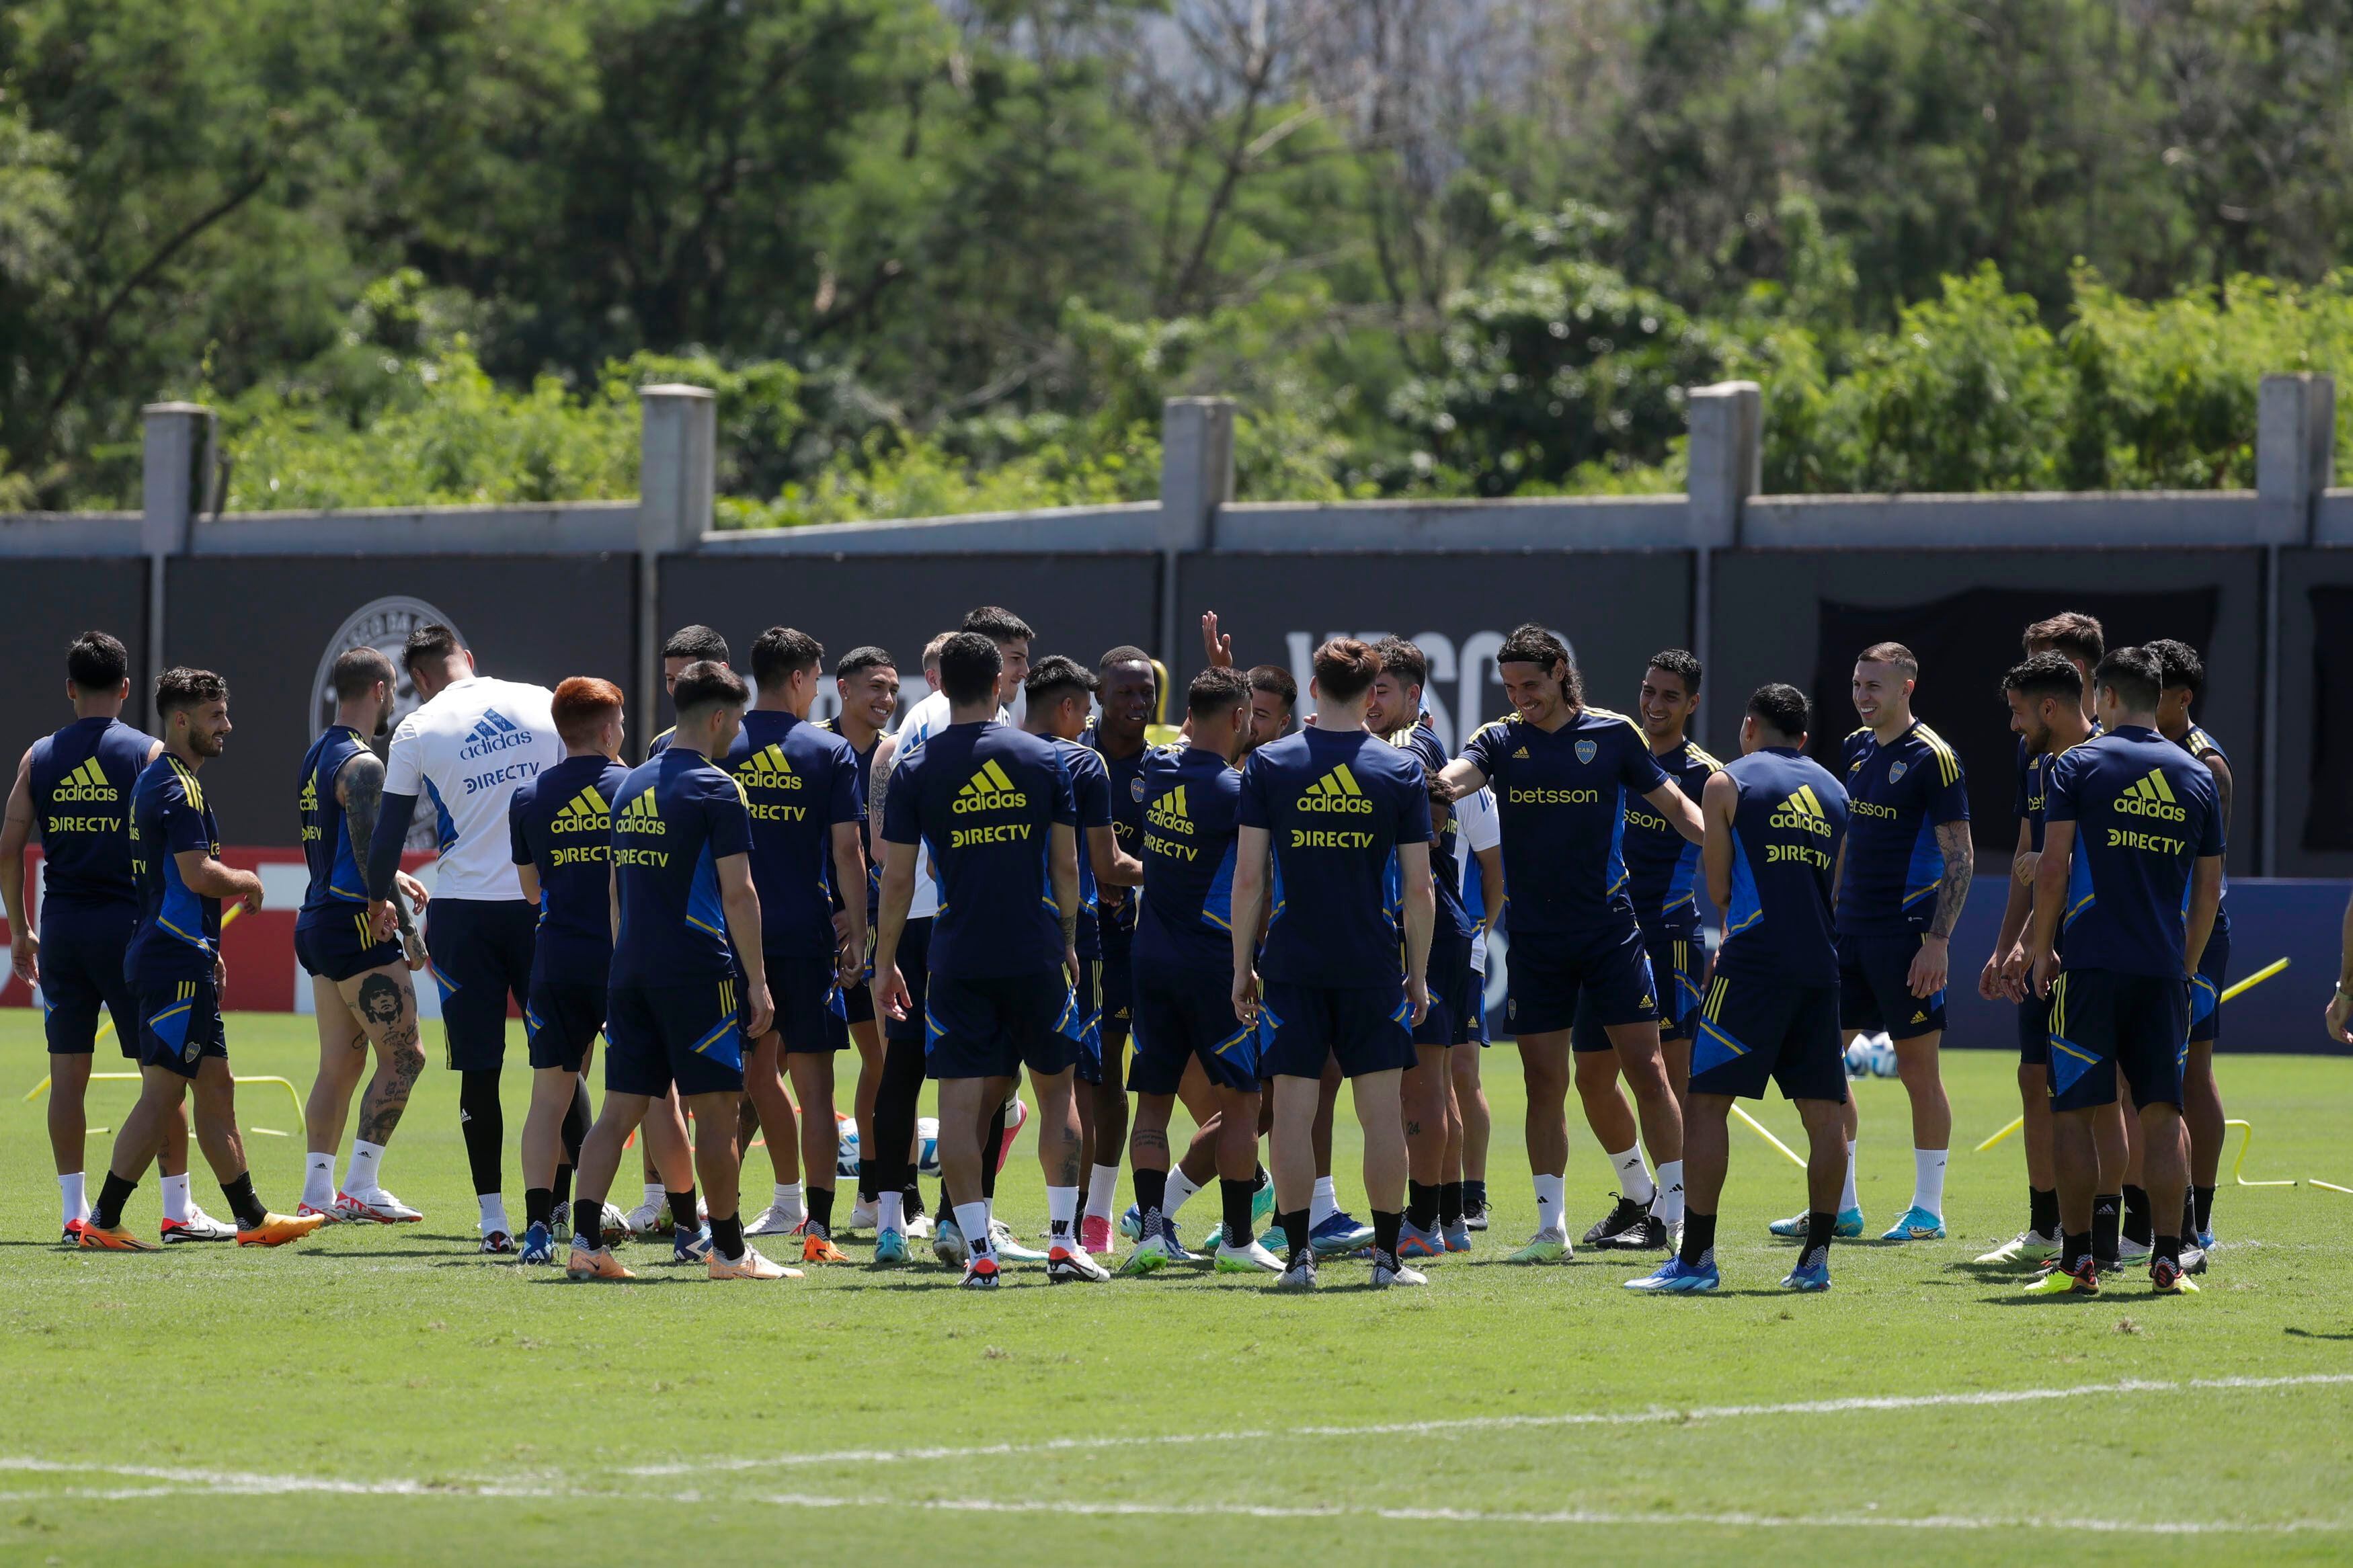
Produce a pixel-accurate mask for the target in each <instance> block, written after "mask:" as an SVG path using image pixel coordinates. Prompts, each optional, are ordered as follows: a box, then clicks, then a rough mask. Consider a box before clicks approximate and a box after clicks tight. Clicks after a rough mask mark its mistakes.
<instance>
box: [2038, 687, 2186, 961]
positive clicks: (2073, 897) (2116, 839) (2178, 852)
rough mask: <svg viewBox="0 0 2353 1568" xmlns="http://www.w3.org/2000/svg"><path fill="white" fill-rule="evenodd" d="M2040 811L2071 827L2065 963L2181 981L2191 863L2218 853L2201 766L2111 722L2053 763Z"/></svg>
mask: <svg viewBox="0 0 2353 1568" xmlns="http://www.w3.org/2000/svg"><path fill="white" fill-rule="evenodd" d="M2043 809H2044V813H2045V815H2046V816H2048V818H2049V819H2050V820H2051V821H2052V822H2072V823H2073V824H2074V825H2075V847H2074V853H2073V857H2072V858H2071V864H2070V865H2069V867H2068V871H2067V908H2066V911H2065V913H2064V915H2063V921H2064V929H2065V931H2066V934H2067V943H2066V967H2067V968H2069V969H2112V970H2116V971H2118V972H2119V973H2126V974H2160V975H2168V976H2170V977H2172V978H2174V979H2180V978H2181V977H2182V974H2183V971H2184V967H2185V965H2184V962H2183V946H2184V938H2185V936H2186V934H2187V932H2186V921H2185V917H2186V916H2187V914H2188V913H2189V874H2190V869H2191V868H2192V867H2193V866H2194V865H2195V863H2196V862H2197V861H2198V860H2199V859H2200V858H2203V857H2205V856H2208V855H2220V854H2221V853H2222V813H2221V805H2220V801H2219V798H2218V792H2217V791H2216V789H2215V787H2214V775H2213V774H2212V773H2209V772H2208V771H2207V770H2206V764H2205V763H2201V762H2200V761H2199V760H2198V759H2197V758H2195V757H2193V756H2191V755H2190V754H2189V752H2185V751H2183V750H2182V749H2181V748H2180V747H2179V746H2177V745H2175V744H2174V743H2173V742H2170V741H2168V740H2167V739H2166V738H2165V737H2164V736H2162V735H2160V734H2158V732H2157V731H2154V730H2151V729H2148V728H2146V727H2145V726H2142V725H2138V724H2125V725H2119V726H2118V727H2117V728H2116V730H2115V731H2112V732H2110V733H2108V734H2105V735H2095V736H2094V737H2093V738H2092V739H2091V740H2088V741H2086V742H2084V743H2083V744H2082V745H2080V746H2076V747H2073V749H2071V750H2070V751H2069V752H2067V753H2066V754H2065V755H2064V756H2062V757H2061V758H2060V759H2059V763H2058V766H2056V767H2055V768H2053V769H2052V771H2051V790H2050V795H2049V799H2048V801H2047V804H2046V805H2045V806H2044V808H2043Z"/></svg>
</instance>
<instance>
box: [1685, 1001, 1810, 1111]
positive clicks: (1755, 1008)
mask: <svg viewBox="0 0 2353 1568" xmlns="http://www.w3.org/2000/svg"><path fill="white" fill-rule="evenodd" d="M1694 1022H1695V1023H1696V1024H1697V1026H1698V1028H1699V1034H1698V1035H1697V1037H1694V1039H1693V1041H1692V1063H1691V1092H1692V1093H1694V1094H1727V1095H1731V1096H1733V1097H1734V1098H1736V1099H1740V1100H1761V1099H1763V1098H1764V1095H1765V1084H1766V1081H1767V1079H1770V1080H1771V1081H1773V1082H1774V1083H1777V1084H1778V1085H1780V1086H1781V1094H1782V1097H1783V1098H1784V1099H1787V1100H1831V1101H1832V1102H1834V1103H1836V1104H1840V1105H1843V1104H1845V1103H1846V1050H1845V1047H1844V1044H1843V1042H1842V1041H1841V1038H1840V1035H1839V996H1838V987H1836V986H1834V985H1791V984H1788V983H1787V982H1786V981H1783V980H1779V979H1772V978H1767V977H1765V976H1761V975H1753V974H1723V973H1719V974H1717V975H1716V976H1715V979H1713V980H1712V981H1710V982H1709V983H1708V987H1707V999H1706V1001H1705V1002H1704V1003H1703V1004H1702V1005H1701V1006H1700V1010H1699V1015H1698V1016H1697V1018H1696V1019H1694Z"/></svg>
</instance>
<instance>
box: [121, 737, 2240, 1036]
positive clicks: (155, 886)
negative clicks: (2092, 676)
mask: <svg viewBox="0 0 2353 1568" xmlns="http://www.w3.org/2000/svg"><path fill="white" fill-rule="evenodd" d="M2201 771H2202V770H2201ZM191 849H195V850H198V851H201V852H202V853H204V854H206V855H209V856H211V857H213V858H215V859H218V858H220V827H219V826H218V825H217V824H216V823H215V822H214V820H213V808H212V807H211V806H210V805H206V802H205V788H204V785H202V784H198V783H197V782H196V773H195V769H194V768H191V767H189V766H188V765H187V764H186V763H184V762H182V761H180V759H179V758H177V757H175V756H174V755H173V754H172V753H171V752H164V754H163V755H162V756H160V757H157V758H156V759H155V760H154V761H153V762H152V763H148V764H147V771H146V772H144V773H141V774H140V775H139V783H138V785H137V787H136V788H135V789H133V791H132V796H131V856H132V859H131V868H132V877H133V878H134V879H136V880H137V882H138V886H139V926H138V929H137V930H136V931H132V935H131V946H130V947H129V948H128V949H127V950H126V951H125V952H124V953H123V955H122V973H123V974H124V976H125V977H126V978H127V979H129V980H130V982H131V984H132V985H133V986H134V987H136V988H138V989H140V990H148V989H152V988H153V987H155V986H157V985H161V984H172V983H174V982H177V981H182V980H196V979H203V978H207V977H209V976H210V975H211V974H212V972H213V960H214V959H215V958H216V956H217V955H218V954H219V952H220V929H221V902H220V900H218V899H216V898H210V897H207V896H205V895H202V894H199V893H197V892H196V891H195V889H192V888H190V887H189V886H188V885H187V884H186V883H185V882H184V881H182V880H181V879H180V864H179V862H178V860H176V859H175V858H174V857H175V856H178V855H183V854H185V853H186V852H187V851H189V850H191Z"/></svg>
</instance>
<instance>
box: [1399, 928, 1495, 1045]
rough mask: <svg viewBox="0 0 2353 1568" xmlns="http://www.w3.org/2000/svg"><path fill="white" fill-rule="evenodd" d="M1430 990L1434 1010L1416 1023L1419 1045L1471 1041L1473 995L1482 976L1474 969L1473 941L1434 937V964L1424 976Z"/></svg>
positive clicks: (1416, 1036) (1432, 949) (1453, 1043)
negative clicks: (1474, 971) (1472, 961)
mask: <svg viewBox="0 0 2353 1568" xmlns="http://www.w3.org/2000/svg"><path fill="white" fill-rule="evenodd" d="M1422 983H1423V984H1424V985H1426V986H1427V987H1428V988H1429V991H1430V1011H1429V1012H1427V1013H1425V1014H1423V1015H1422V1018H1421V1022H1420V1023H1419V1024H1417V1025H1416V1026H1414V1030H1413V1043H1414V1044H1415V1045H1417V1046H1461V1045H1467V1044H1469V1043H1470V1041H1471V1030H1472V1016H1471V1015H1472V1007H1473V1006H1474V1005H1475V1004H1474V1003H1473V1002H1472V997H1473V996H1474V995H1475V994H1477V993H1478V989H1479V977H1478V976H1477V975H1476V974H1474V973H1472V970H1471V944H1470V942H1466V941H1458V940H1456V939H1454V938H1452V937H1446V936H1438V937H1433V938H1432V939H1431V940H1430V967H1429V971H1428V973H1426V974H1425V975H1424V976H1423V982H1422Z"/></svg>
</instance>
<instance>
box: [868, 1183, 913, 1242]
mask: <svg viewBox="0 0 2353 1568" xmlns="http://www.w3.org/2000/svg"><path fill="white" fill-rule="evenodd" d="M886 1230H895V1231H897V1232H898V1233H899V1234H900V1235H902V1236H904V1235H906V1234H907V1194H904V1193H877V1194H874V1233H875V1234H876V1235H877V1236H880V1235H881V1233H882V1232H884V1231H886Z"/></svg>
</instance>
